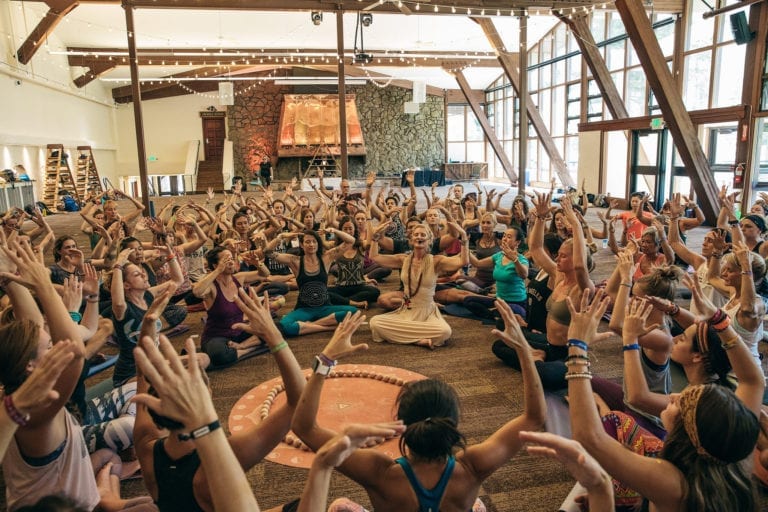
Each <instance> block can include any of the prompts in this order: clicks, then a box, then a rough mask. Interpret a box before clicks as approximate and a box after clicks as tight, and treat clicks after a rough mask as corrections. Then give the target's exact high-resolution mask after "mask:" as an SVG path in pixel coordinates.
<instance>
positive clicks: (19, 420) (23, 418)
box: [3, 395, 29, 427]
mask: <svg viewBox="0 0 768 512" xmlns="http://www.w3.org/2000/svg"><path fill="white" fill-rule="evenodd" d="M3 403H4V404H5V412H7V413H8V417H9V418H11V421H13V422H14V423H15V424H17V425H19V426H20V427H24V426H26V425H27V422H28V421H29V414H26V415H25V414H21V412H20V411H19V410H18V409H17V408H16V406H15V405H14V403H13V397H12V396H11V395H5V398H4V399H3Z"/></svg>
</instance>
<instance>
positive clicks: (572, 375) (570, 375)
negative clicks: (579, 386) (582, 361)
mask: <svg viewBox="0 0 768 512" xmlns="http://www.w3.org/2000/svg"><path fill="white" fill-rule="evenodd" d="M571 379H589V380H592V372H567V373H566V374H565V380H571Z"/></svg>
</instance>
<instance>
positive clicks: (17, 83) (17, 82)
mask: <svg viewBox="0 0 768 512" xmlns="http://www.w3.org/2000/svg"><path fill="white" fill-rule="evenodd" d="M13 83H14V84H16V85H21V80H14V81H13Z"/></svg>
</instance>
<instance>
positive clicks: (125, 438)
mask: <svg viewBox="0 0 768 512" xmlns="http://www.w3.org/2000/svg"><path fill="white" fill-rule="evenodd" d="M135 394H136V382H135V381H133V382H127V383H125V384H123V385H122V386H118V387H116V388H114V389H112V390H111V391H108V392H107V393H105V394H103V395H102V396H100V397H96V398H93V399H91V400H90V401H89V402H88V404H87V406H88V408H87V410H86V412H85V417H84V418H83V437H85V444H86V446H88V452H89V453H93V452H95V451H96V450H99V449H101V448H109V449H110V450H112V451H113V452H115V453H119V452H121V451H123V450H125V449H126V448H129V447H131V446H132V445H133V423H134V420H135V419H136V405H135V404H134V403H133V402H131V398H133V396H134V395H135Z"/></svg>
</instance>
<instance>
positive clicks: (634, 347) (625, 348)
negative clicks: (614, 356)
mask: <svg viewBox="0 0 768 512" xmlns="http://www.w3.org/2000/svg"><path fill="white" fill-rule="evenodd" d="M621 350H622V351H624V352H629V351H630V350H640V345H638V344H637V343H631V344H629V345H624V346H623V347H621Z"/></svg>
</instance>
